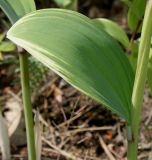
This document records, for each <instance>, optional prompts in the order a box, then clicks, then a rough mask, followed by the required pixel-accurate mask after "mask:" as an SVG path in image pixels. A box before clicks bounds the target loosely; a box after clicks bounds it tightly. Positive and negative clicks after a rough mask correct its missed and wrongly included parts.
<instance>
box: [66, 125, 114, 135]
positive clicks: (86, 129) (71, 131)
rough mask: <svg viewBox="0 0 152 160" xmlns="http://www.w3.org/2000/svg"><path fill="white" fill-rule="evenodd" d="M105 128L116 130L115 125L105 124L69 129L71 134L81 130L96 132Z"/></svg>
mask: <svg viewBox="0 0 152 160" xmlns="http://www.w3.org/2000/svg"><path fill="white" fill-rule="evenodd" d="M103 130H114V127H113V126H104V127H90V128H79V129H74V130H70V131H68V133H70V134H76V133H80V132H88V131H90V132H95V131H103Z"/></svg>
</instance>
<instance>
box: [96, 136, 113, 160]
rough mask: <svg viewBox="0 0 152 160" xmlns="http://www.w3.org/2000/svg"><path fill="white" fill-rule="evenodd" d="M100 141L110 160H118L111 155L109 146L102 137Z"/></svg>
mask: <svg viewBox="0 0 152 160" xmlns="http://www.w3.org/2000/svg"><path fill="white" fill-rule="evenodd" d="M99 141H100V145H101V147H102V148H103V149H104V151H105V153H106V155H107V156H108V158H109V159H110V160H116V159H115V158H114V156H113V155H112V154H111V152H110V151H109V149H108V147H107V145H106V144H105V142H104V141H103V139H102V137H101V136H99Z"/></svg>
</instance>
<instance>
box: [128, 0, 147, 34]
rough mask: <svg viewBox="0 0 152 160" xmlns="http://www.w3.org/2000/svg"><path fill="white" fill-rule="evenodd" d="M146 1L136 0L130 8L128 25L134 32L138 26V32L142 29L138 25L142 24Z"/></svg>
mask: <svg viewBox="0 0 152 160" xmlns="http://www.w3.org/2000/svg"><path fill="white" fill-rule="evenodd" d="M146 2H147V1H146V0H134V1H133V2H132V5H131V6H130V8H129V11H128V26H129V28H130V29H131V30H132V31H133V32H134V31H136V29H137V28H138V30H137V32H138V31H139V29H141V27H140V28H139V27H138V25H139V24H142V23H141V21H142V19H143V16H144V13H145V8H146Z"/></svg>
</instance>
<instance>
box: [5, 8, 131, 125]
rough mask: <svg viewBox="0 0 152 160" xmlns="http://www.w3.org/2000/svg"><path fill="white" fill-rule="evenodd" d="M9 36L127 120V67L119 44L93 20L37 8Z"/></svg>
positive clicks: (79, 15) (129, 83) (74, 13)
mask: <svg viewBox="0 0 152 160" xmlns="http://www.w3.org/2000/svg"><path fill="white" fill-rule="evenodd" d="M40 24H41V25H40ZM35 26H36V27H35ZM44 26H45V30H44V29H43V27H44ZM19 28H20V30H18V29H19ZM42 29H43V30H42ZM36 37H37V38H36ZM8 38H10V39H11V40H12V41H14V42H15V43H17V44H18V45H20V46H21V47H23V48H25V49H26V50H27V51H28V52H29V53H31V54H32V55H33V56H34V57H36V58H37V59H38V60H40V61H41V62H42V63H44V64H45V65H47V66H48V67H49V68H51V69H52V70H53V71H55V72H56V73H58V74H59V75H60V76H61V77H63V78H64V79H65V80H67V81H68V82H69V83H70V84H72V85H73V86H75V87H76V88H77V89H79V90H81V91H82V92H84V93H85V94H87V95H88V96H90V97H92V98H94V99H95V100H97V101H99V102H100V103H103V104H105V105H106V106H108V107H109V108H110V109H111V110H112V111H114V112H116V113H117V114H119V115H120V116H121V117H123V118H124V119H126V120H127V121H128V122H130V107H131V104H130V103H131V93H132V85H133V72H132V69H131V66H130V64H129V62H128V60H127V58H126V57H125V55H124V53H123V51H122V49H121V48H120V46H119V45H118V44H117V42H116V41H114V40H113V39H112V38H111V37H110V36H108V35H107V34H106V33H105V32H103V31H101V30H100V29H99V28H98V27H96V26H95V25H94V22H93V21H92V20H90V19H89V18H87V17H85V16H83V15H81V14H79V13H76V12H73V11H67V10H61V9H46V10H40V11H36V12H33V13H31V14H29V15H27V16H25V17H24V18H22V19H21V20H19V21H18V22H17V23H16V24H15V25H14V26H13V27H12V29H11V30H10V31H9V32H8ZM111 65H112V66H113V67H112V68H111ZM114 72H116V74H117V76H113V73H114ZM118 77H119V78H118ZM120 86H121V87H120Z"/></svg>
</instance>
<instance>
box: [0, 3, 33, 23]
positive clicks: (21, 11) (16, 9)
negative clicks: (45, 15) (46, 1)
mask: <svg viewBox="0 0 152 160" xmlns="http://www.w3.org/2000/svg"><path fill="white" fill-rule="evenodd" d="M0 8H2V10H3V11H4V12H5V14H6V15H7V16H8V18H9V19H10V21H11V23H15V22H16V21H17V20H18V19H19V18H21V17H22V16H24V15H25V14H27V13H30V12H32V11H35V10H36V8H35V2H34V0H0Z"/></svg>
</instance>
